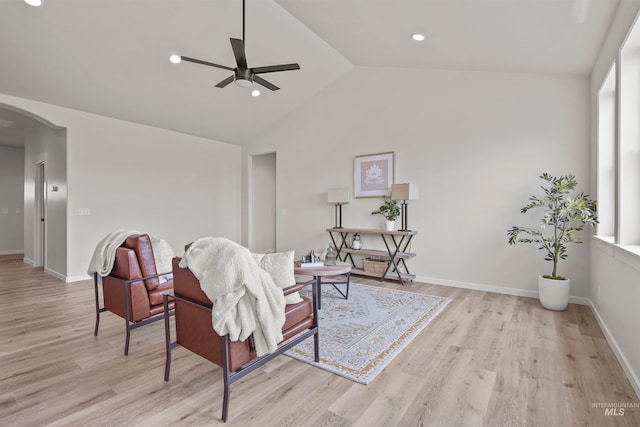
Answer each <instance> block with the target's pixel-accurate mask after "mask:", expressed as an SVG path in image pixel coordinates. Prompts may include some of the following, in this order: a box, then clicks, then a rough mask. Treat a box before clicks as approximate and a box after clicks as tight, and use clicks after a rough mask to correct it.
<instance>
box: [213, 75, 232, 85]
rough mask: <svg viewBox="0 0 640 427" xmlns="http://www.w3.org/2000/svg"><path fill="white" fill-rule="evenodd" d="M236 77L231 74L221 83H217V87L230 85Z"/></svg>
mask: <svg viewBox="0 0 640 427" xmlns="http://www.w3.org/2000/svg"><path fill="white" fill-rule="evenodd" d="M233 79H234V76H229V77H227V78H226V79H224V80H223V81H221V82H220V83H218V84H217V85H216V87H225V86H226V85H228V84H229V83H231V82H232V81H233Z"/></svg>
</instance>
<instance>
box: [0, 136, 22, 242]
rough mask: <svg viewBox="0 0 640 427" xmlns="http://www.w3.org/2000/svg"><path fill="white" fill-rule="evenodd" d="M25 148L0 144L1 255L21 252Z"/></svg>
mask: <svg viewBox="0 0 640 427" xmlns="http://www.w3.org/2000/svg"><path fill="white" fill-rule="evenodd" d="M23 182H24V148H18V147H5V146H0V255H7V254H20V253H23V252H24V239H23V232H22V228H23V217H24V213H23V211H24V200H23V198H24V196H23V193H24V190H23V188H24V185H23Z"/></svg>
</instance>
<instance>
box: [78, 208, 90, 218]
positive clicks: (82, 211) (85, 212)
mask: <svg viewBox="0 0 640 427" xmlns="http://www.w3.org/2000/svg"><path fill="white" fill-rule="evenodd" d="M78 215H79V216H86V215H91V209H89V208H78Z"/></svg>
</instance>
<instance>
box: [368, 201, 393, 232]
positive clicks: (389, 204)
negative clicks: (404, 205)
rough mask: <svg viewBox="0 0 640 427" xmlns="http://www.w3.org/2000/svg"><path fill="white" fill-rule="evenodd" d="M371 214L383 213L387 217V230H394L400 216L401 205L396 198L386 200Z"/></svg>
mask: <svg viewBox="0 0 640 427" xmlns="http://www.w3.org/2000/svg"><path fill="white" fill-rule="evenodd" d="M371 215H382V216H383V217H384V218H385V219H386V228H385V229H386V230H387V231H393V225H394V223H395V220H396V219H397V218H398V217H399V216H400V206H398V203H397V202H396V201H395V200H391V199H388V200H385V201H384V202H383V203H382V205H380V207H379V208H378V209H377V210H375V211H373V212H371Z"/></svg>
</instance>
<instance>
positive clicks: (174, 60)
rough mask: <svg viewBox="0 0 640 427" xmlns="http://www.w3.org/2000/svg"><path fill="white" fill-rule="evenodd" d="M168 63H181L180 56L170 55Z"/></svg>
mask: <svg viewBox="0 0 640 427" xmlns="http://www.w3.org/2000/svg"><path fill="white" fill-rule="evenodd" d="M169 61H171V62H173V63H174V64H179V63H180V61H182V58H180V55H171V56H170V57H169Z"/></svg>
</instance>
